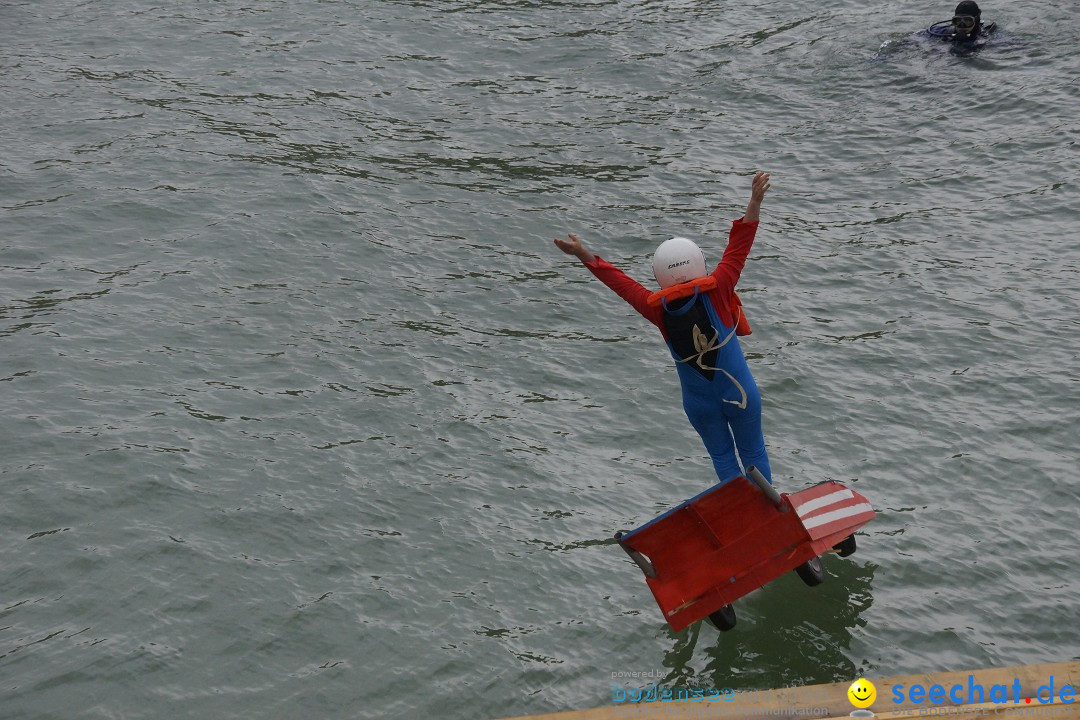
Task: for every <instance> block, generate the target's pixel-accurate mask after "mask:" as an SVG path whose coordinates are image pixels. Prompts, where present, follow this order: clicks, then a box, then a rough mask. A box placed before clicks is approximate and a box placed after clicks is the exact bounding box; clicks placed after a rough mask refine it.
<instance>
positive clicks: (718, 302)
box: [584, 219, 758, 340]
mask: <svg viewBox="0 0 1080 720" xmlns="http://www.w3.org/2000/svg"><path fill="white" fill-rule="evenodd" d="M757 227H758V224H757V222H756V221H755V222H745V221H743V220H742V219H739V220H736V221H735V222H733V223H731V233H730V234H729V235H728V244H727V248H725V249H724V256H723V258H721V259H720V264H718V265H717V266H716V269H715V270H713V271H712V276H713V277H714V278H716V289H715V290H710V291H709V297H710V299H711V300H712V301H713V306H714V307H715V308H716V312H717V314H718V315H719V316H720V321H721V322H722V323H724V324H725V325H727V326H728V327H734V326H735V323H736V320H737V319H738V317H737V315H736V308H741V303H740V302H739V299H738V297H737V296H736V295H735V284H736V283H737V282H739V276H740V275H741V274H742V270H743V265H745V264H746V256H747V255H749V254H750V248H751V247H753V245H754V235H755V234H757ZM584 264H585V267H587V268H589V271H590V272H591V273H592V274H593V275H595V276H596V277H597V278H599V279H600V281H601V282H602V283H604V284H605V285H607V286H608V287H609V288H611V289H612V290H614V291H615V292H616V294H618V296H619V297H621V298H622V299H623V300H625V301H626V302H628V303H630V305H631V306H632V307H633V308H634V309H635V310H637V311H638V312H639V313H641V315H642V316H643V317H644V318H645V319H646V320H648V321H649V322H651V323H652V324H653V325H656V326H657V327H658V328H660V332H662V333H664V339H665V340H666V339H667V333H666V332H664V325H663V323H662V322H661V319H662V318H663V317H664V309H663V308H662V307H650V306H649V304H648V302H647V301H648V299H649V295H651V294H652V291H651V290H648V289H647V288H645V287H644V286H643V285H642V284H641V283H639V282H638V281H637V280H634V279H633V278H632V277H630V276H629V275H627V274H626V273H624V272H623V271H622V270H620V269H619V268H617V267H615V266H614V265H612V264H611V263H609V262H608V261H607V260H604V259H603V258H602V257H600V256H599V255H597V256H596V260H595V261H594V262H591V263H589V262H587V263H584ZM740 334H744V333H740Z"/></svg>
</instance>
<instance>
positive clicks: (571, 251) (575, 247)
mask: <svg viewBox="0 0 1080 720" xmlns="http://www.w3.org/2000/svg"><path fill="white" fill-rule="evenodd" d="M566 235H567V237H569V238H570V239H569V240H563V239H561V238H555V247H557V248H559V249H560V250H562V251H563V252H564V253H566V254H567V255H573V256H574V257H576V258H577V259H578V260H580V261H581V262H592V261H593V260H595V259H596V257H595V256H594V255H593V254H592V253H591V252H589V251H588V250H587V249H586V248H585V244H584V243H582V242H581V240H579V239H578V236H577V235H575V234H574V233H567V234H566Z"/></svg>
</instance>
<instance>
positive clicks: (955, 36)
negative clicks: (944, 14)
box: [920, 0, 997, 51]
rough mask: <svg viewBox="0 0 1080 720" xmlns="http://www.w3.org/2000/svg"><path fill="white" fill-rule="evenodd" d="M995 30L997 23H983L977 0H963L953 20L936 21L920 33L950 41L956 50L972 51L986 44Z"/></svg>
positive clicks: (957, 7) (954, 13)
mask: <svg viewBox="0 0 1080 720" xmlns="http://www.w3.org/2000/svg"><path fill="white" fill-rule="evenodd" d="M995 30H997V23H990V24H988V25H983V23H982V10H980V9H979V6H978V4H977V3H976V2H975V0H963V1H962V2H961V3H960V4H959V5H957V6H956V10H954V11H953V17H952V19H951V20H942V21H940V22H936V23H934V24H933V25H931V26H930V27H928V28H926V30H924V31H923V33H920V34H925V35H926V36H928V37H932V38H938V39H940V40H944V41H946V42H949V43H951V44H952V45H953V48H954V49H955V50H959V51H970V50H978V49H979V48H981V47H982V46H983V45H985V44H986V41H987V39H988V38H989V37H990V35H991V34H992V33H993V32H994V31H995Z"/></svg>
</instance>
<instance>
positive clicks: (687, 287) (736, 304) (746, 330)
mask: <svg viewBox="0 0 1080 720" xmlns="http://www.w3.org/2000/svg"><path fill="white" fill-rule="evenodd" d="M715 289H716V278H714V277H713V276H712V275H706V276H705V277H700V278H695V279H693V280H691V281H690V282H684V283H679V284H678V285H672V286H671V287H669V288H664V289H663V290H657V291H656V292H654V293H653V294H652V295H650V296H649V299H648V300H647V301H646V302H648V304H649V307H653V308H656V307H661V306H662V305H663V304H664V302H665V301H667V302H672V301H673V300H681V299H682V298H686V297H690V296H691V295H693V294H694V293H707V292H709V291H710V290H715ZM731 314H732V316H734V318H735V334H736V335H749V334H750V333H751V332H753V331H752V330H751V329H750V322H749V321H748V320H747V319H746V314H745V313H744V312H743V306H742V300H740V299H739V295H738V293H736V292H735V291H734V290H732V291H731Z"/></svg>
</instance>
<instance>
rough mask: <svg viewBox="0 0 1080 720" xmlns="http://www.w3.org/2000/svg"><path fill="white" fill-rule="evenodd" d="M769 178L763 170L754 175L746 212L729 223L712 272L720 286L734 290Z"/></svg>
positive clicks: (753, 234)
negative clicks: (728, 228) (727, 233)
mask: <svg viewBox="0 0 1080 720" xmlns="http://www.w3.org/2000/svg"><path fill="white" fill-rule="evenodd" d="M769 178H770V175H769V174H768V173H764V172H759V173H757V174H756V175H754V180H753V182H752V184H751V188H750V202H749V203H748V204H747V206H746V214H745V215H743V216H742V218H740V219H739V220H736V221H735V222H733V223H732V224H731V234H730V235H729V236H728V244H727V247H726V248H725V249H724V257H723V258H722V259H721V260H720V264H719V265H717V266H716V269H715V270H713V273H712V274H713V277H715V278H716V281H717V283H719V285H720V287H722V288H728V289H730V290H734V289H735V284H736V283H738V282H739V276H740V275H742V270H743V266H744V265H745V264H746V257H747V255H749V254H750V248H751V247H753V245H754V236H755V235H756V234H757V226H758V220H759V219H760V217H761V201H762V200H764V199H765V193H766V192H768V190H769V187H770V185H769Z"/></svg>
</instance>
